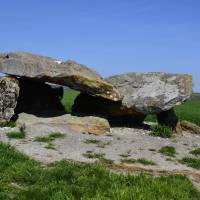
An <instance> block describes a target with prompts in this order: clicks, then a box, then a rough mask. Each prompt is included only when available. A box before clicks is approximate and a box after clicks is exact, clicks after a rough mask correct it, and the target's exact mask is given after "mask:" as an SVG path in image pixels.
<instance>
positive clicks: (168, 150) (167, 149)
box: [158, 146, 176, 157]
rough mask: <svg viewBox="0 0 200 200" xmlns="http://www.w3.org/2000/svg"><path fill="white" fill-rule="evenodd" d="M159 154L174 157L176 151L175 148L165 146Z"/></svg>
mask: <svg viewBox="0 0 200 200" xmlns="http://www.w3.org/2000/svg"><path fill="white" fill-rule="evenodd" d="M158 152H159V153H161V154H163V155H165V156H170V157H174V156H175V154H176V149H175V148H174V147H173V146H164V147H162V148H161V149H160V150H159V151H158Z"/></svg>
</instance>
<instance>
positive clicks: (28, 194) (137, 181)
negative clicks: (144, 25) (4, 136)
mask: <svg viewBox="0 0 200 200" xmlns="http://www.w3.org/2000/svg"><path fill="white" fill-rule="evenodd" d="M0 199H1V200H11V199H12V200H13V199H14V200H30V199H31V200H75V199H77V200H78V199H82V200H89V199H90V200H131V199H137V200H150V199H153V200H169V199H171V200H199V199H200V192H198V191H197V190H196V189H195V188H194V186H193V185H192V183H191V182H190V181H189V180H188V179H187V178H186V177H183V176H166V177H164V176H162V177H152V176H148V175H144V174H141V175H138V176H132V175H130V174H127V175H119V174H114V173H112V172H110V171H108V170H106V169H104V168H103V167H102V166H99V165H94V164H93V165H92V164H74V163H72V162H68V161H61V162H57V163H54V164H51V165H49V166H42V165H41V164H40V163H37V162H36V161H33V160H30V159H29V158H28V157H26V156H24V155H23V154H21V153H19V152H17V151H16V150H15V149H14V148H13V147H10V146H8V145H5V144H2V143H0Z"/></svg>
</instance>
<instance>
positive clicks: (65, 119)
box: [16, 113, 110, 135]
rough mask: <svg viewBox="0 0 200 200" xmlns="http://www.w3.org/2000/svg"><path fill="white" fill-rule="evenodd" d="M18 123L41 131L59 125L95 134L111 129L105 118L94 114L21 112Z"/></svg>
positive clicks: (79, 131)
mask: <svg viewBox="0 0 200 200" xmlns="http://www.w3.org/2000/svg"><path fill="white" fill-rule="evenodd" d="M50 115H51V117H50ZM53 115H54V116H53ZM16 123H17V124H18V125H19V126H23V125H25V127H28V128H30V129H33V130H36V131H37V130H39V129H40V131H41V132H43V131H45V130H46V129H49V128H59V127H61V128H63V129H67V130H73V131H76V132H78V133H89V134H94V135H100V134H104V133H106V132H109V131H110V125H109V123H108V121H107V120H106V119H104V118H100V117H93V116H88V117H87V116H86V117H78V116H72V115H70V114H62V115H60V114H59V115H57V116H55V113H48V115H46V116H42V115H41V114H39V116H35V115H33V114H27V113H20V114H19V115H18V119H17V121H16ZM39 127H40V128H39Z"/></svg>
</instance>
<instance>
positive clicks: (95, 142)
mask: <svg viewBox="0 0 200 200" xmlns="http://www.w3.org/2000/svg"><path fill="white" fill-rule="evenodd" d="M100 142H101V141H100V140H97V139H86V140H85V141H84V143H86V144H99V143H100Z"/></svg>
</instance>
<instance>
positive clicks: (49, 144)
mask: <svg viewBox="0 0 200 200" xmlns="http://www.w3.org/2000/svg"><path fill="white" fill-rule="evenodd" d="M45 148H46V149H51V150H55V151H57V149H56V147H55V145H54V144H52V143H48V144H47V146H45Z"/></svg>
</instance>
